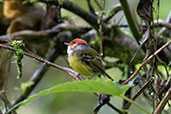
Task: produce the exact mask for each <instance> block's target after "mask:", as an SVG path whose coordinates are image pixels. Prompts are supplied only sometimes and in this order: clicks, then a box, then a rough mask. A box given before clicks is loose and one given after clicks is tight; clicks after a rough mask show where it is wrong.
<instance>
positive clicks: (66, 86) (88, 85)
mask: <svg viewBox="0 0 171 114" xmlns="http://www.w3.org/2000/svg"><path fill="white" fill-rule="evenodd" d="M130 86H131V84H127V85H120V84H119V83H118V82H112V81H111V80H106V81H102V80H86V81H73V82H66V83H63V84H59V85H56V86H53V87H52V88H49V89H46V90H43V91H41V92H39V93H37V94H35V95H33V96H31V97H29V98H28V99H26V100H24V101H22V102H20V103H18V104H16V105H15V106H14V107H13V108H15V107H18V106H19V105H25V104H28V103H29V102H31V101H32V100H33V99H35V98H37V97H39V96H44V95H48V94H52V93H58V92H89V93H102V94H107V95H112V96H122V95H123V94H124V92H125V91H126V90H128V89H129V87H130Z"/></svg>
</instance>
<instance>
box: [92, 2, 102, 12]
mask: <svg viewBox="0 0 171 114" xmlns="http://www.w3.org/2000/svg"><path fill="white" fill-rule="evenodd" d="M94 2H95V3H96V5H97V6H98V8H99V9H100V10H102V9H103V8H102V6H101V5H100V3H99V2H98V1H97V0H94Z"/></svg>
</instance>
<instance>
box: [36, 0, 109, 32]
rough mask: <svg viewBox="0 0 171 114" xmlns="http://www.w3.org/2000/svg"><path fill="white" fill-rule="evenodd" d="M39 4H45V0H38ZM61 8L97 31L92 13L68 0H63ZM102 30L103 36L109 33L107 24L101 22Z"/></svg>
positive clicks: (97, 27) (95, 17) (96, 24)
mask: <svg viewBox="0 0 171 114" xmlns="http://www.w3.org/2000/svg"><path fill="white" fill-rule="evenodd" d="M39 1H40V2H45V3H46V2H47V1H46V0H39ZM49 3H51V4H54V5H57V4H58V2H57V1H55V0H52V1H49ZM61 7H63V8H64V9H66V10H68V11H70V12H73V13H74V14H76V15H78V16H80V17H81V18H83V19H84V20H85V21H87V22H88V23H89V24H90V25H91V26H92V27H93V28H95V29H96V30H98V29H99V24H98V18H99V17H97V16H95V15H93V14H92V13H90V12H88V11H86V10H85V9H83V8H81V7H80V6H78V5H76V4H75V3H73V2H72V1H69V0H63V2H62V4H61ZM102 30H103V32H104V33H105V34H107V33H109V32H110V28H109V27H108V25H107V24H105V23H103V22H102Z"/></svg>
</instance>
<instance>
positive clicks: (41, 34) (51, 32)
mask: <svg viewBox="0 0 171 114" xmlns="http://www.w3.org/2000/svg"><path fill="white" fill-rule="evenodd" d="M89 30H90V28H87V27H69V26H67V25H65V24H59V25H57V26H55V27H53V28H52V29H48V30H41V31H33V30H23V31H19V32H15V33H11V34H7V35H3V36H0V39H2V38H8V39H14V38H15V37H22V39H24V38H27V40H29V39H33V38H34V40H36V39H40V38H41V39H42V38H46V39H49V38H53V36H56V35H57V34H58V33H59V32H61V31H71V32H72V33H73V34H77V35H79V34H83V33H86V32H88V31H89Z"/></svg>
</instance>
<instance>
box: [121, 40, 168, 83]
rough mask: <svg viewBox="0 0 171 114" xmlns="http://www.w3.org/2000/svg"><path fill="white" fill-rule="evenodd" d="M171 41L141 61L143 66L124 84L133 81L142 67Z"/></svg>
mask: <svg viewBox="0 0 171 114" xmlns="http://www.w3.org/2000/svg"><path fill="white" fill-rule="evenodd" d="M170 43H171V40H170V41H168V42H167V43H165V44H164V45H163V46H162V47H161V48H159V49H158V50H157V51H155V52H154V54H152V55H151V56H149V57H148V58H147V59H146V60H145V61H143V62H142V63H141V66H140V67H139V68H138V69H137V70H136V71H135V72H134V73H133V74H132V75H131V76H130V78H128V79H127V80H126V81H124V82H123V83H122V84H127V83H128V82H129V81H131V80H132V79H133V78H134V77H135V76H136V74H137V73H138V72H139V71H140V70H141V68H142V67H143V66H144V65H145V64H146V63H147V62H148V61H149V60H151V59H152V58H153V57H155V56H156V55H157V54H158V53H159V52H161V51H162V50H163V49H164V48H166V47H167V46H168V45H169V44H170Z"/></svg>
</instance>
